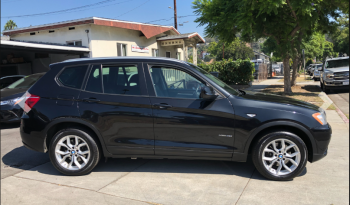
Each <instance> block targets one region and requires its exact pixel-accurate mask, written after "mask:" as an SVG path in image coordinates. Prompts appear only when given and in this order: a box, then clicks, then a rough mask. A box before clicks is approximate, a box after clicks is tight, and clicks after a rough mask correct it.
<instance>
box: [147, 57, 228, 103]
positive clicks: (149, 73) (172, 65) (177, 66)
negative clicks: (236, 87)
mask: <svg viewBox="0 0 350 205" xmlns="http://www.w3.org/2000/svg"><path fill="white" fill-rule="evenodd" d="M144 64H145V65H146V66H147V67H146V66H144V67H145V69H147V72H146V73H145V75H148V80H150V83H151V85H152V86H151V87H152V88H149V87H150V86H149V84H147V85H148V86H147V89H148V91H149V93H150V90H151V91H152V92H151V93H150V94H149V96H150V97H155V98H167V99H182V100H201V99H200V98H199V99H198V98H174V97H158V96H157V93H156V90H155V88H154V82H153V78H152V75H151V71H150V69H151V68H152V67H153V66H158V67H163V68H168V69H177V70H180V71H182V72H185V73H187V74H188V75H191V76H192V77H193V78H195V79H197V80H199V81H201V82H202V83H203V82H204V83H203V84H204V85H206V86H210V87H212V88H213V89H214V91H215V92H216V93H217V94H218V95H219V97H222V98H227V97H226V96H225V95H224V94H222V93H221V92H220V91H219V90H218V89H217V88H216V87H215V86H213V85H212V84H211V83H210V82H208V81H207V80H206V79H204V78H202V77H201V76H200V75H198V74H197V73H194V72H192V71H191V70H190V69H188V68H185V67H182V66H179V65H176V64H164V63H153V62H152V63H149V62H144Z"/></svg>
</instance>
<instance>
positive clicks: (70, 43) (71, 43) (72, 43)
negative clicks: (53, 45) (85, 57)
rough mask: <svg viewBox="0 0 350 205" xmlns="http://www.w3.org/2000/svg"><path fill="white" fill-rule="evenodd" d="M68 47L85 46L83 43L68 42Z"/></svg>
mask: <svg viewBox="0 0 350 205" xmlns="http://www.w3.org/2000/svg"><path fill="white" fill-rule="evenodd" d="M67 45H69V46H83V44H82V42H81V41H67Z"/></svg>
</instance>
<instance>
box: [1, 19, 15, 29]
mask: <svg viewBox="0 0 350 205" xmlns="http://www.w3.org/2000/svg"><path fill="white" fill-rule="evenodd" d="M15 28H17V24H16V23H15V22H14V21H12V20H8V21H7V22H6V24H5V26H4V31H7V30H12V29H15Z"/></svg>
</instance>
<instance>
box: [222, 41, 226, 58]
mask: <svg viewBox="0 0 350 205" xmlns="http://www.w3.org/2000/svg"><path fill="white" fill-rule="evenodd" d="M222 59H225V43H223V45H222Z"/></svg>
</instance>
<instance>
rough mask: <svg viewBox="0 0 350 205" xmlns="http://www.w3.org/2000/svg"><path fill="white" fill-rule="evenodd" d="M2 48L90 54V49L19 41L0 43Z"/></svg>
mask: <svg viewBox="0 0 350 205" xmlns="http://www.w3.org/2000/svg"><path fill="white" fill-rule="evenodd" d="M0 47H1V48H4V49H16V50H18V49H20V50H31V51H43V52H53V53H77V54H78V53H81V54H83V53H89V52H90V49H89V48H84V47H75V46H61V45H51V44H44V43H31V42H19V41H6V40H1V41H0Z"/></svg>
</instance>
